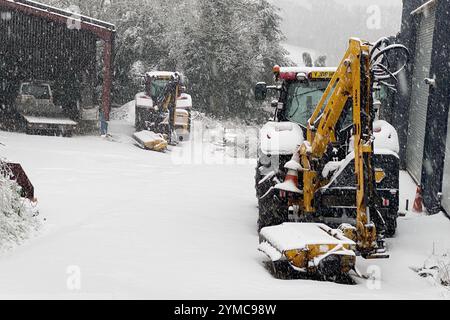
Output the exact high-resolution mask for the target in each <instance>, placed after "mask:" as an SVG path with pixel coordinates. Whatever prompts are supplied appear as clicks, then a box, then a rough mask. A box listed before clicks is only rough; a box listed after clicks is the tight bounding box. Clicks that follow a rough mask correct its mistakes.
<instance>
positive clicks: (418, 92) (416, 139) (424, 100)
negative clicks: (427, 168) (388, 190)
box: [406, 6, 436, 183]
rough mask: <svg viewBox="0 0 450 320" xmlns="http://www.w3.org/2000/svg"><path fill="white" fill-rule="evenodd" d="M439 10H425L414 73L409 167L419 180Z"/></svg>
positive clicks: (409, 132)
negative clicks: (427, 79) (426, 81)
mask: <svg viewBox="0 0 450 320" xmlns="http://www.w3.org/2000/svg"><path fill="white" fill-rule="evenodd" d="M435 13H436V12H435V7H434V6H431V7H430V10H427V11H426V12H425V13H421V16H420V23H419V27H418V29H417V39H416V50H415V57H414V66H415V68H414V73H413V77H412V88H411V103H410V110H409V130H408V145H407V150H406V164H407V169H408V171H409V172H410V173H411V175H412V176H413V178H414V179H415V180H416V182H418V183H420V182H421V177H422V162H423V152H424V142H425V130H426V119H427V111H428V95H429V86H428V85H427V84H425V82H424V79H425V78H430V77H433V76H432V75H430V68H431V54H432V47H433V35H434V29H435V16H436V15H435Z"/></svg>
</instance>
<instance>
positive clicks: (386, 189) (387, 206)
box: [255, 66, 399, 236]
mask: <svg viewBox="0 0 450 320" xmlns="http://www.w3.org/2000/svg"><path fill="white" fill-rule="evenodd" d="M335 72H336V68H323V67H279V66H275V67H274V68H273V73H274V78H275V83H274V84H273V85H267V84H266V83H264V82H260V83H257V84H256V87H255V98H256V100H258V101H263V100H265V99H267V98H268V97H275V100H273V101H272V103H271V105H272V107H273V109H274V116H273V118H272V119H271V120H270V121H269V122H267V123H266V124H265V125H264V126H263V127H262V128H261V130H260V140H259V148H258V163H257V167H256V175H255V188H256V194H257V198H258V205H259V218H258V229H261V228H264V227H266V226H272V225H278V224H281V223H284V222H289V221H296V215H295V210H293V208H292V206H290V205H289V203H288V202H287V201H286V199H284V198H283V197H282V195H280V193H279V192H278V191H277V190H276V188H275V186H276V185H277V184H278V183H280V182H283V181H285V177H286V173H287V171H288V170H287V169H286V168H285V165H286V163H288V162H289V161H290V160H291V159H292V156H293V154H294V153H295V152H296V151H297V150H298V147H299V146H300V145H302V143H303V142H304V141H305V138H306V133H307V124H308V121H309V119H310V118H311V116H312V114H313V112H314V110H315V108H316V106H317V105H318V104H319V101H320V99H321V98H322V95H323V94H324V92H325V90H326V89H327V86H328V83H329V82H330V80H331V78H332V77H333V75H334V74H335ZM325 105H326V103H325ZM345 109H346V110H347V112H344V113H343V115H342V116H341V118H340V119H339V121H338V123H337V125H336V130H335V131H334V132H333V134H334V135H335V137H334V139H332V140H335V141H346V143H345V144H344V145H342V144H340V145H336V146H333V145H330V147H329V152H328V153H327V156H326V157H325V158H324V159H322V161H324V162H325V163H329V164H328V165H326V166H325V169H326V170H324V172H322V174H323V175H325V176H328V177H329V178H330V181H331V183H330V184H329V185H327V186H324V188H323V189H322V190H321V192H320V194H317V199H316V200H317V201H321V202H323V203H325V204H326V205H324V206H323V208H324V210H323V211H321V212H319V213H318V216H320V221H321V222H324V223H326V224H328V225H330V226H335V225H339V224H341V223H342V222H343V221H344V220H345V222H348V223H352V222H353V221H354V220H355V217H354V212H355V203H354V202H355V200H354V199H355V193H356V191H355V189H356V188H355V183H354V181H355V178H354V170H353V163H354V161H353V160H352V159H349V158H348V155H349V154H351V152H352V151H353V142H352V129H353V123H352V111H351V110H352V101H351V99H350V100H349V101H348V102H347V105H346V107H345ZM319 121H320V119H319ZM374 127H376V128H374V131H375V138H376V139H375V142H374V143H375V157H374V158H375V159H374V161H375V165H376V167H377V170H379V171H380V172H381V171H382V172H383V173H384V178H383V179H381V180H380V181H379V182H378V184H377V191H378V192H379V193H380V194H381V198H382V199H383V204H382V210H380V211H381V213H382V215H383V219H384V222H381V223H383V227H384V229H386V235H387V236H392V235H393V234H394V233H395V230H396V227H397V222H396V221H397V215H398V201H399V198H398V197H399V192H398V189H399V158H398V152H399V143H398V137H397V132H396V131H395V129H394V128H393V127H392V126H391V125H390V124H389V123H387V122H386V121H382V120H378V121H375V123H374ZM298 180H299V181H298V183H297V186H295V187H296V188H298V189H299V190H302V189H303V185H302V184H303V181H302V179H301V178H299V179H298ZM380 228H381V227H380Z"/></svg>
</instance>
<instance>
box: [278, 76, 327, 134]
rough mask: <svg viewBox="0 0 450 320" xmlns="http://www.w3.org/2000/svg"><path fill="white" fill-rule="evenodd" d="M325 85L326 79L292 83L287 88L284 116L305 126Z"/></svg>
mask: <svg viewBox="0 0 450 320" xmlns="http://www.w3.org/2000/svg"><path fill="white" fill-rule="evenodd" d="M327 86H328V81H311V82H309V83H308V82H295V83H292V84H291V85H290V86H289V90H288V96H287V105H286V118H287V119H288V120H289V121H292V122H295V123H298V124H300V125H301V126H304V127H306V126H307V123H308V120H309V118H311V115H312V113H313V112H314V109H315V108H316V106H317V105H318V104H319V101H320V99H321V98H322V95H323V93H324V91H325V90H326V88H327Z"/></svg>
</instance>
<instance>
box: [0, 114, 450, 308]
mask: <svg viewBox="0 0 450 320" xmlns="http://www.w3.org/2000/svg"><path fill="white" fill-rule="evenodd" d="M129 118H132V117H129ZM122 119H123V120H116V121H112V122H111V124H110V131H111V133H112V134H113V137H114V141H108V140H104V139H102V138H100V137H96V136H84V137H73V138H60V137H44V136H28V135H25V134H18V133H7V132H0V141H2V143H4V144H5V145H6V146H5V147H1V148H0V153H1V155H2V156H5V157H7V158H9V159H10V160H13V161H18V162H20V163H22V165H23V167H24V168H25V170H26V171H27V173H28V175H29V177H30V179H31V181H32V182H33V184H34V186H35V190H36V195H37V197H38V198H39V203H40V212H41V216H42V218H45V219H46V221H45V222H44V228H43V229H42V233H41V235H40V236H38V237H35V238H33V239H31V240H29V241H28V242H27V243H25V244H24V245H22V246H20V247H18V248H16V249H15V250H12V251H10V252H8V253H6V254H2V255H1V256H0V298H63V299H66V298H67V299H72V298H74V299H77V298H87V299H89V298H145V299H348V298H353V299H374V298H376V299H392V298H395V299H397V298H406V299H434V298H449V297H450V294H449V291H447V290H446V289H444V288H443V287H441V286H438V285H436V284H435V283H434V282H432V281H430V280H429V279H424V278H420V277H419V276H418V275H417V274H416V273H415V272H413V271H412V270H411V268H410V267H420V266H422V265H423V263H424V261H425V260H426V259H427V258H428V257H429V256H430V254H431V253H432V252H433V247H434V250H435V252H441V253H445V252H448V251H449V250H450V221H449V220H448V219H447V218H446V217H445V216H444V215H443V214H439V215H436V216H424V215H417V214H413V213H409V214H408V215H407V216H406V217H404V218H400V220H399V229H398V235H397V237H396V238H394V239H392V240H390V241H389V243H388V244H389V250H390V253H391V258H390V259H388V260H378V261H363V260H362V259H360V260H359V262H358V266H359V269H360V270H361V271H362V272H363V273H367V272H368V273H373V274H375V275H379V276H380V277H381V278H380V281H366V280H362V279H358V278H357V279H356V281H357V284H356V285H339V284H335V283H328V282H315V281H309V280H277V279H275V278H273V277H272V276H271V275H270V273H269V272H267V270H266V269H265V267H264V264H263V262H264V261H265V260H266V258H265V257H264V256H263V255H262V254H261V253H259V252H258V251H257V246H258V234H257V232H256V219H257V208H256V199H255V192H254V188H253V184H254V183H253V175H254V161H228V162H225V163H226V164H224V163H221V162H216V161H215V160H214V161H206V163H205V161H204V160H205V158H203V161H202V157H201V156H200V158H196V157H192V158H188V159H192V160H193V161H177V160H179V159H178V158H177V157H178V156H179V155H180V152H181V151H183V152H184V151H186V152H188V151H189V152H191V151H192V150H193V149H195V148H200V147H201V146H202V145H201V143H200V144H199V143H198V139H197V138H196V137H195V136H194V141H193V142H185V143H183V144H181V145H179V146H178V147H176V148H175V149H174V150H173V151H172V152H171V153H164V154H163V153H156V152H150V151H144V150H141V149H139V148H137V147H136V146H134V145H133V143H132V140H131V138H130V136H131V133H132V132H133V127H132V125H131V123H130V122H131V119H128V117H126V116H124V117H122ZM127 119H128V120H129V121H127ZM197 125H198V124H197ZM199 145H200V147H199ZM176 150H178V151H176ZM197 150H200V152H204V150H207V152H210V149H209V148H204V149H197ZM194 153H195V152H194ZM210 160H211V159H210ZM401 193H402V200H401V201H402V204H403V203H404V202H405V200H406V198H409V199H410V203H411V204H412V200H413V198H414V194H415V186H414V183H413V181H412V180H411V179H410V178H409V176H408V175H407V174H406V173H402V178H401Z"/></svg>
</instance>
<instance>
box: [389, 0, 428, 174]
mask: <svg viewBox="0 0 450 320" xmlns="http://www.w3.org/2000/svg"><path fill="white" fill-rule="evenodd" d="M424 2H425V0H403V12H402V24H401V32H400V34H399V36H398V39H397V41H398V42H399V43H401V44H403V45H405V46H406V47H407V48H408V49H409V50H410V53H411V60H410V63H409V65H408V66H407V68H406V71H405V72H404V74H403V76H402V78H401V79H402V81H403V83H399V85H398V87H397V89H398V94H391V98H392V100H393V101H392V108H391V112H392V122H393V123H392V124H393V125H394V126H395V128H396V129H397V131H398V135H399V140H400V166H401V168H402V169H405V168H406V146H407V140H408V119H409V105H410V102H411V101H410V100H411V91H410V90H411V78H412V75H413V73H414V65H413V63H412V61H414V55H415V52H414V51H415V47H416V30H417V21H416V20H415V18H414V16H412V15H411V12H412V11H413V10H414V9H416V8H418V7H419V6H420V5H422V4H423V3H424Z"/></svg>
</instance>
